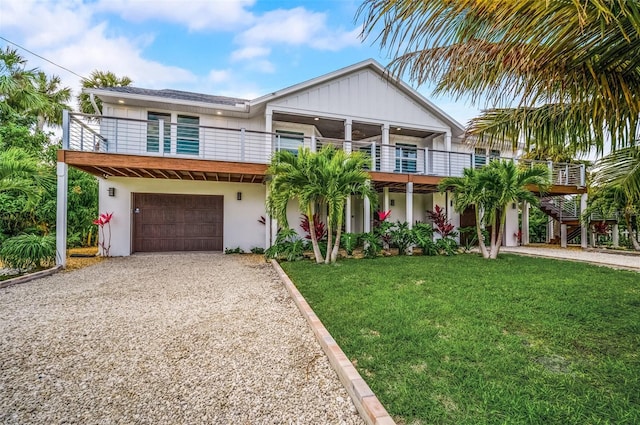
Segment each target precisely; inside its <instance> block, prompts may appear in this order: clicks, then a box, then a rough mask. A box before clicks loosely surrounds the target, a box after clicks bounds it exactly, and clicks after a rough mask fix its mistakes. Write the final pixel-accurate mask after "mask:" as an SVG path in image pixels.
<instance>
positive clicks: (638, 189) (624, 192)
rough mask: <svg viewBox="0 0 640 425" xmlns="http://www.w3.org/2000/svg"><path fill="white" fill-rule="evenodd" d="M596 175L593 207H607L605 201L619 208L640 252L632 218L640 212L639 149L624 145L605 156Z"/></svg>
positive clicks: (599, 163) (598, 163)
mask: <svg viewBox="0 0 640 425" xmlns="http://www.w3.org/2000/svg"><path fill="white" fill-rule="evenodd" d="M594 174H595V177H594V181H593V183H592V187H593V188H594V189H595V195H596V196H595V198H594V202H593V203H592V205H591V206H590V208H592V207H593V208H595V209H602V208H605V207H606V206H605V205H604V203H605V202H609V204H610V205H609V207H610V208H611V207H614V208H616V209H618V210H619V211H620V212H621V213H622V216H623V218H624V220H625V222H626V225H627V229H628V230H629V238H630V239H631V243H632V244H633V248H634V249H635V250H636V251H640V243H639V242H638V240H637V239H636V237H635V236H634V234H633V229H632V221H631V216H632V215H634V214H635V215H637V214H640V150H638V149H635V148H625V149H620V150H618V151H615V152H613V153H611V154H609V155H607V156H605V157H604V158H602V159H601V160H599V161H598V162H596V164H595V167H594ZM603 201H604V202H603ZM610 208H609V209H610Z"/></svg>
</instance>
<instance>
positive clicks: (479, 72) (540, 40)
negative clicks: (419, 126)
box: [359, 0, 640, 153]
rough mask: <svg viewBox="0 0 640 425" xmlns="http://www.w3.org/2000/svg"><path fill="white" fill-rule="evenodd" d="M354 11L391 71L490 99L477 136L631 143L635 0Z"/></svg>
mask: <svg viewBox="0 0 640 425" xmlns="http://www.w3.org/2000/svg"><path fill="white" fill-rule="evenodd" d="M359 17H361V18H362V19H363V24H364V30H363V34H364V36H365V37H366V36H377V40H379V41H380V43H381V47H382V48H387V49H388V50H389V51H390V52H391V54H392V55H393V56H394V57H395V59H394V60H393V61H392V62H391V64H390V68H391V70H392V71H393V72H394V73H395V74H396V75H399V76H400V75H404V74H405V73H407V74H408V75H409V77H410V79H411V80H413V81H415V82H416V83H418V84H422V83H425V82H427V81H432V82H434V83H435V84H436V92H438V93H447V94H451V95H454V96H466V95H469V96H470V98H471V100H472V101H474V102H476V101H480V100H483V99H484V100H485V101H486V102H487V104H489V105H490V106H491V107H492V108H493V109H490V110H487V111H484V113H483V114H482V115H481V116H480V117H478V118H475V119H474V120H472V122H471V124H470V129H469V133H471V134H472V135H474V136H476V137H477V139H478V141H480V142H488V143H490V144H495V143H505V142H506V141H511V142H508V143H516V142H518V141H521V140H524V141H525V143H526V144H527V146H530V145H532V144H533V145H535V146H536V147H538V148H541V147H544V146H549V145H551V146H553V145H562V146H565V145H568V146H569V147H570V148H571V150H572V151H573V153H577V152H588V151H589V150H590V149H592V148H595V149H596V150H597V151H598V152H602V151H603V150H604V148H605V145H607V144H608V145H609V147H610V148H611V150H616V149H618V148H623V147H629V146H637V145H638V141H637V140H636V137H637V134H638V132H639V130H640V127H639V123H640V120H639V117H640V96H639V95H638V94H639V93H640V5H639V3H638V1H637V0H626V1H601V0H583V1H566V0H517V1H477V0H447V1H445V0H424V1H413V0H365V1H364V3H363V5H362V6H361V8H360V10H359Z"/></svg>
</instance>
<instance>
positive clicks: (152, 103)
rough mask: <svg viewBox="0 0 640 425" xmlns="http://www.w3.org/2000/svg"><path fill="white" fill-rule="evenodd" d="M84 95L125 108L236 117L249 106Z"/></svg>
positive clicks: (140, 96)
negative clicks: (222, 113) (224, 113)
mask: <svg viewBox="0 0 640 425" xmlns="http://www.w3.org/2000/svg"><path fill="white" fill-rule="evenodd" d="M82 91H83V92H84V93H89V94H91V93H93V94H94V95H95V96H98V97H99V98H100V99H101V100H102V101H103V102H105V103H111V104H116V105H117V104H122V105H123V106H126V105H130V106H143V107H156V108H160V109H166V110H179V111H185V112H197V113H203V114H216V112H218V111H224V112H228V113H231V114H232V115H234V116H247V115H248V113H249V105H248V104H246V103H241V104H236V105H227V104H223V103H213V102H201V101H197V100H187V99H176V98H171V97H164V96H150V95H144V94H137V93H126V92H115V91H111V90H101V89H94V88H89V89H83V90H82Z"/></svg>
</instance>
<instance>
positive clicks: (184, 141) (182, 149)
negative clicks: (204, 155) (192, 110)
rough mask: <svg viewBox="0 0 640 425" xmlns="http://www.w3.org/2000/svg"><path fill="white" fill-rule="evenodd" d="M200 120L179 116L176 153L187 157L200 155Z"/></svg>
mask: <svg viewBox="0 0 640 425" xmlns="http://www.w3.org/2000/svg"><path fill="white" fill-rule="evenodd" d="M199 125H200V118H198V117H190V116H187V115H178V126H177V129H176V152H177V153H179V154H186V155H198V154H200V128H199V127H198V126H199Z"/></svg>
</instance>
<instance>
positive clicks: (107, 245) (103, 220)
mask: <svg viewBox="0 0 640 425" xmlns="http://www.w3.org/2000/svg"><path fill="white" fill-rule="evenodd" d="M112 217H113V213H102V214H100V215H99V216H98V218H96V219H95V220H93V224H95V225H97V226H98V227H100V236H102V237H101V238H100V239H101V241H100V243H99V244H98V245H99V246H100V248H102V256H103V257H108V256H109V250H110V249H111V218H112ZM104 226H107V227H108V228H109V239H108V242H107V240H106V239H105V235H104Z"/></svg>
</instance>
